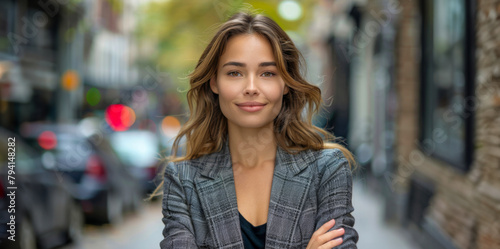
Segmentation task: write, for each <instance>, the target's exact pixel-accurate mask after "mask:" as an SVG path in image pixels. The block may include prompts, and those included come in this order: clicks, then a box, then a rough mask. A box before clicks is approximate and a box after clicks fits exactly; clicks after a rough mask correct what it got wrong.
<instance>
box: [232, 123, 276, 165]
mask: <svg viewBox="0 0 500 249" xmlns="http://www.w3.org/2000/svg"><path fill="white" fill-rule="evenodd" d="M228 138H229V151H230V153H231V159H232V163H233V166H234V165H237V166H238V167H243V168H255V167H256V166H261V165H264V164H266V163H269V162H271V163H274V160H275V158H276V150H277V145H276V141H275V138H274V134H273V127H272V124H270V126H268V127H263V128H258V129H249V128H241V127H234V126H233V127H232V126H229V127H228Z"/></svg>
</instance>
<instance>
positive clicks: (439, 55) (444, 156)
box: [420, 0, 475, 171]
mask: <svg viewBox="0 0 500 249" xmlns="http://www.w3.org/2000/svg"><path fill="white" fill-rule="evenodd" d="M473 2H474V1H472V0H422V1H421V3H422V5H421V10H422V26H421V27H422V33H421V34H422V61H421V80H422V84H421V86H422V87H421V102H422V103H421V107H422V108H421V119H420V120H421V126H420V127H421V130H420V131H421V133H420V145H421V149H422V150H423V152H424V153H426V154H427V155H430V156H433V157H435V158H438V159H441V160H443V161H445V162H447V163H449V164H450V165H452V166H454V167H456V168H458V169H460V170H463V171H467V170H468V168H469V165H470V163H471V158H472V150H473V148H472V131H473V129H472V120H473V113H474V112H473V111H474V108H475V106H474V104H475V101H474V98H473V81H474V77H473V74H474V72H473V71H474V70H473V69H474V67H475V65H474V56H473V43H474V32H473V21H472V20H474V19H473V13H474V11H475V9H474V6H473Z"/></svg>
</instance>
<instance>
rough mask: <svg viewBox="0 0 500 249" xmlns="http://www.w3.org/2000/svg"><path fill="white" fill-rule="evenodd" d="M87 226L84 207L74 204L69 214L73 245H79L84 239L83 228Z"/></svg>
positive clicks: (69, 229) (70, 234)
mask: <svg viewBox="0 0 500 249" xmlns="http://www.w3.org/2000/svg"><path fill="white" fill-rule="evenodd" d="M84 224H85V221H84V217H83V211H82V207H81V206H80V205H79V203H76V202H73V203H72V204H71V209H70V212H69V225H68V234H69V238H70V240H71V242H72V243H74V244H78V243H80V241H81V239H82V234H83V226H84Z"/></svg>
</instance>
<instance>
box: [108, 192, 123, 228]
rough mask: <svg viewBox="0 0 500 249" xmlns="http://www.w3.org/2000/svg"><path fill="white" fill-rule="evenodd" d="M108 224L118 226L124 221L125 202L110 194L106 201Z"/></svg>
mask: <svg viewBox="0 0 500 249" xmlns="http://www.w3.org/2000/svg"><path fill="white" fill-rule="evenodd" d="M106 202H107V203H106V205H107V207H106V222H107V223H109V224H111V225H117V224H120V223H121V222H122V219H123V202H122V200H120V198H118V197H117V196H116V195H113V194H111V193H109V194H108V198H107V200H106Z"/></svg>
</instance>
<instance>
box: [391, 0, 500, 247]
mask: <svg viewBox="0 0 500 249" xmlns="http://www.w3.org/2000/svg"><path fill="white" fill-rule="evenodd" d="M400 3H401V6H402V7H403V11H402V13H401V15H400V22H399V26H398V33H397V40H398V42H397V46H398V47H397V54H396V61H397V75H396V86H397V88H398V95H399V99H400V101H399V103H400V104H399V107H398V108H399V109H398V128H397V131H396V135H397V137H398V140H397V150H398V151H397V161H398V162H400V164H399V174H400V175H401V174H402V173H403V172H404V173H405V174H408V168H407V167H402V165H403V163H402V162H403V161H408V160H410V157H411V155H412V153H417V154H419V155H424V154H423V153H421V152H419V150H418V148H417V146H416V144H415V143H414V141H415V139H416V138H417V134H418V129H419V126H418V124H419V122H418V117H419V115H418V108H419V106H418V104H419V102H418V93H419V91H418V88H419V85H420V80H419V67H420V65H419V64H418V60H417V54H418V52H419V49H420V44H419V41H420V31H419V23H418V22H419V20H418V15H419V11H420V10H419V8H418V7H419V6H418V1H406V0H401V1H400ZM476 6H477V14H476V18H477V20H476V30H475V33H476V34H475V37H476V77H475V91H476V93H475V99H474V100H476V103H477V106H476V109H475V110H476V114H475V115H476V116H475V137H474V140H475V146H474V147H475V152H474V160H473V164H472V166H471V169H470V170H469V171H468V172H467V173H461V172H458V171H456V170H455V169H454V168H452V167H449V166H448V165H446V164H445V163H442V162H440V161H436V160H434V159H432V158H428V157H425V158H424V161H423V163H420V164H418V165H417V166H416V167H414V169H411V170H410V172H412V173H415V172H417V173H420V174H422V175H424V176H425V177H426V178H428V179H430V180H431V181H432V182H433V183H434V184H435V186H436V193H435V195H434V196H433V198H432V200H431V204H430V206H429V208H428V210H427V214H426V216H427V218H429V219H431V220H433V221H434V222H435V223H436V224H437V225H438V226H439V228H440V229H441V230H442V231H444V233H445V234H446V236H448V237H449V239H450V240H451V241H453V243H454V244H455V245H456V246H457V247H458V248H462V249H468V248H478V249H482V248H485V249H486V248H500V0H478V1H477V2H476ZM414 97H416V98H414ZM408 99H411V101H409V100H408ZM407 178H409V177H407ZM407 178H406V179H407ZM400 182H401V181H400ZM402 183H403V184H401V186H400V187H401V188H402V189H405V188H407V185H408V184H407V183H406V184H405V182H404V181H403V182H402Z"/></svg>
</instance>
